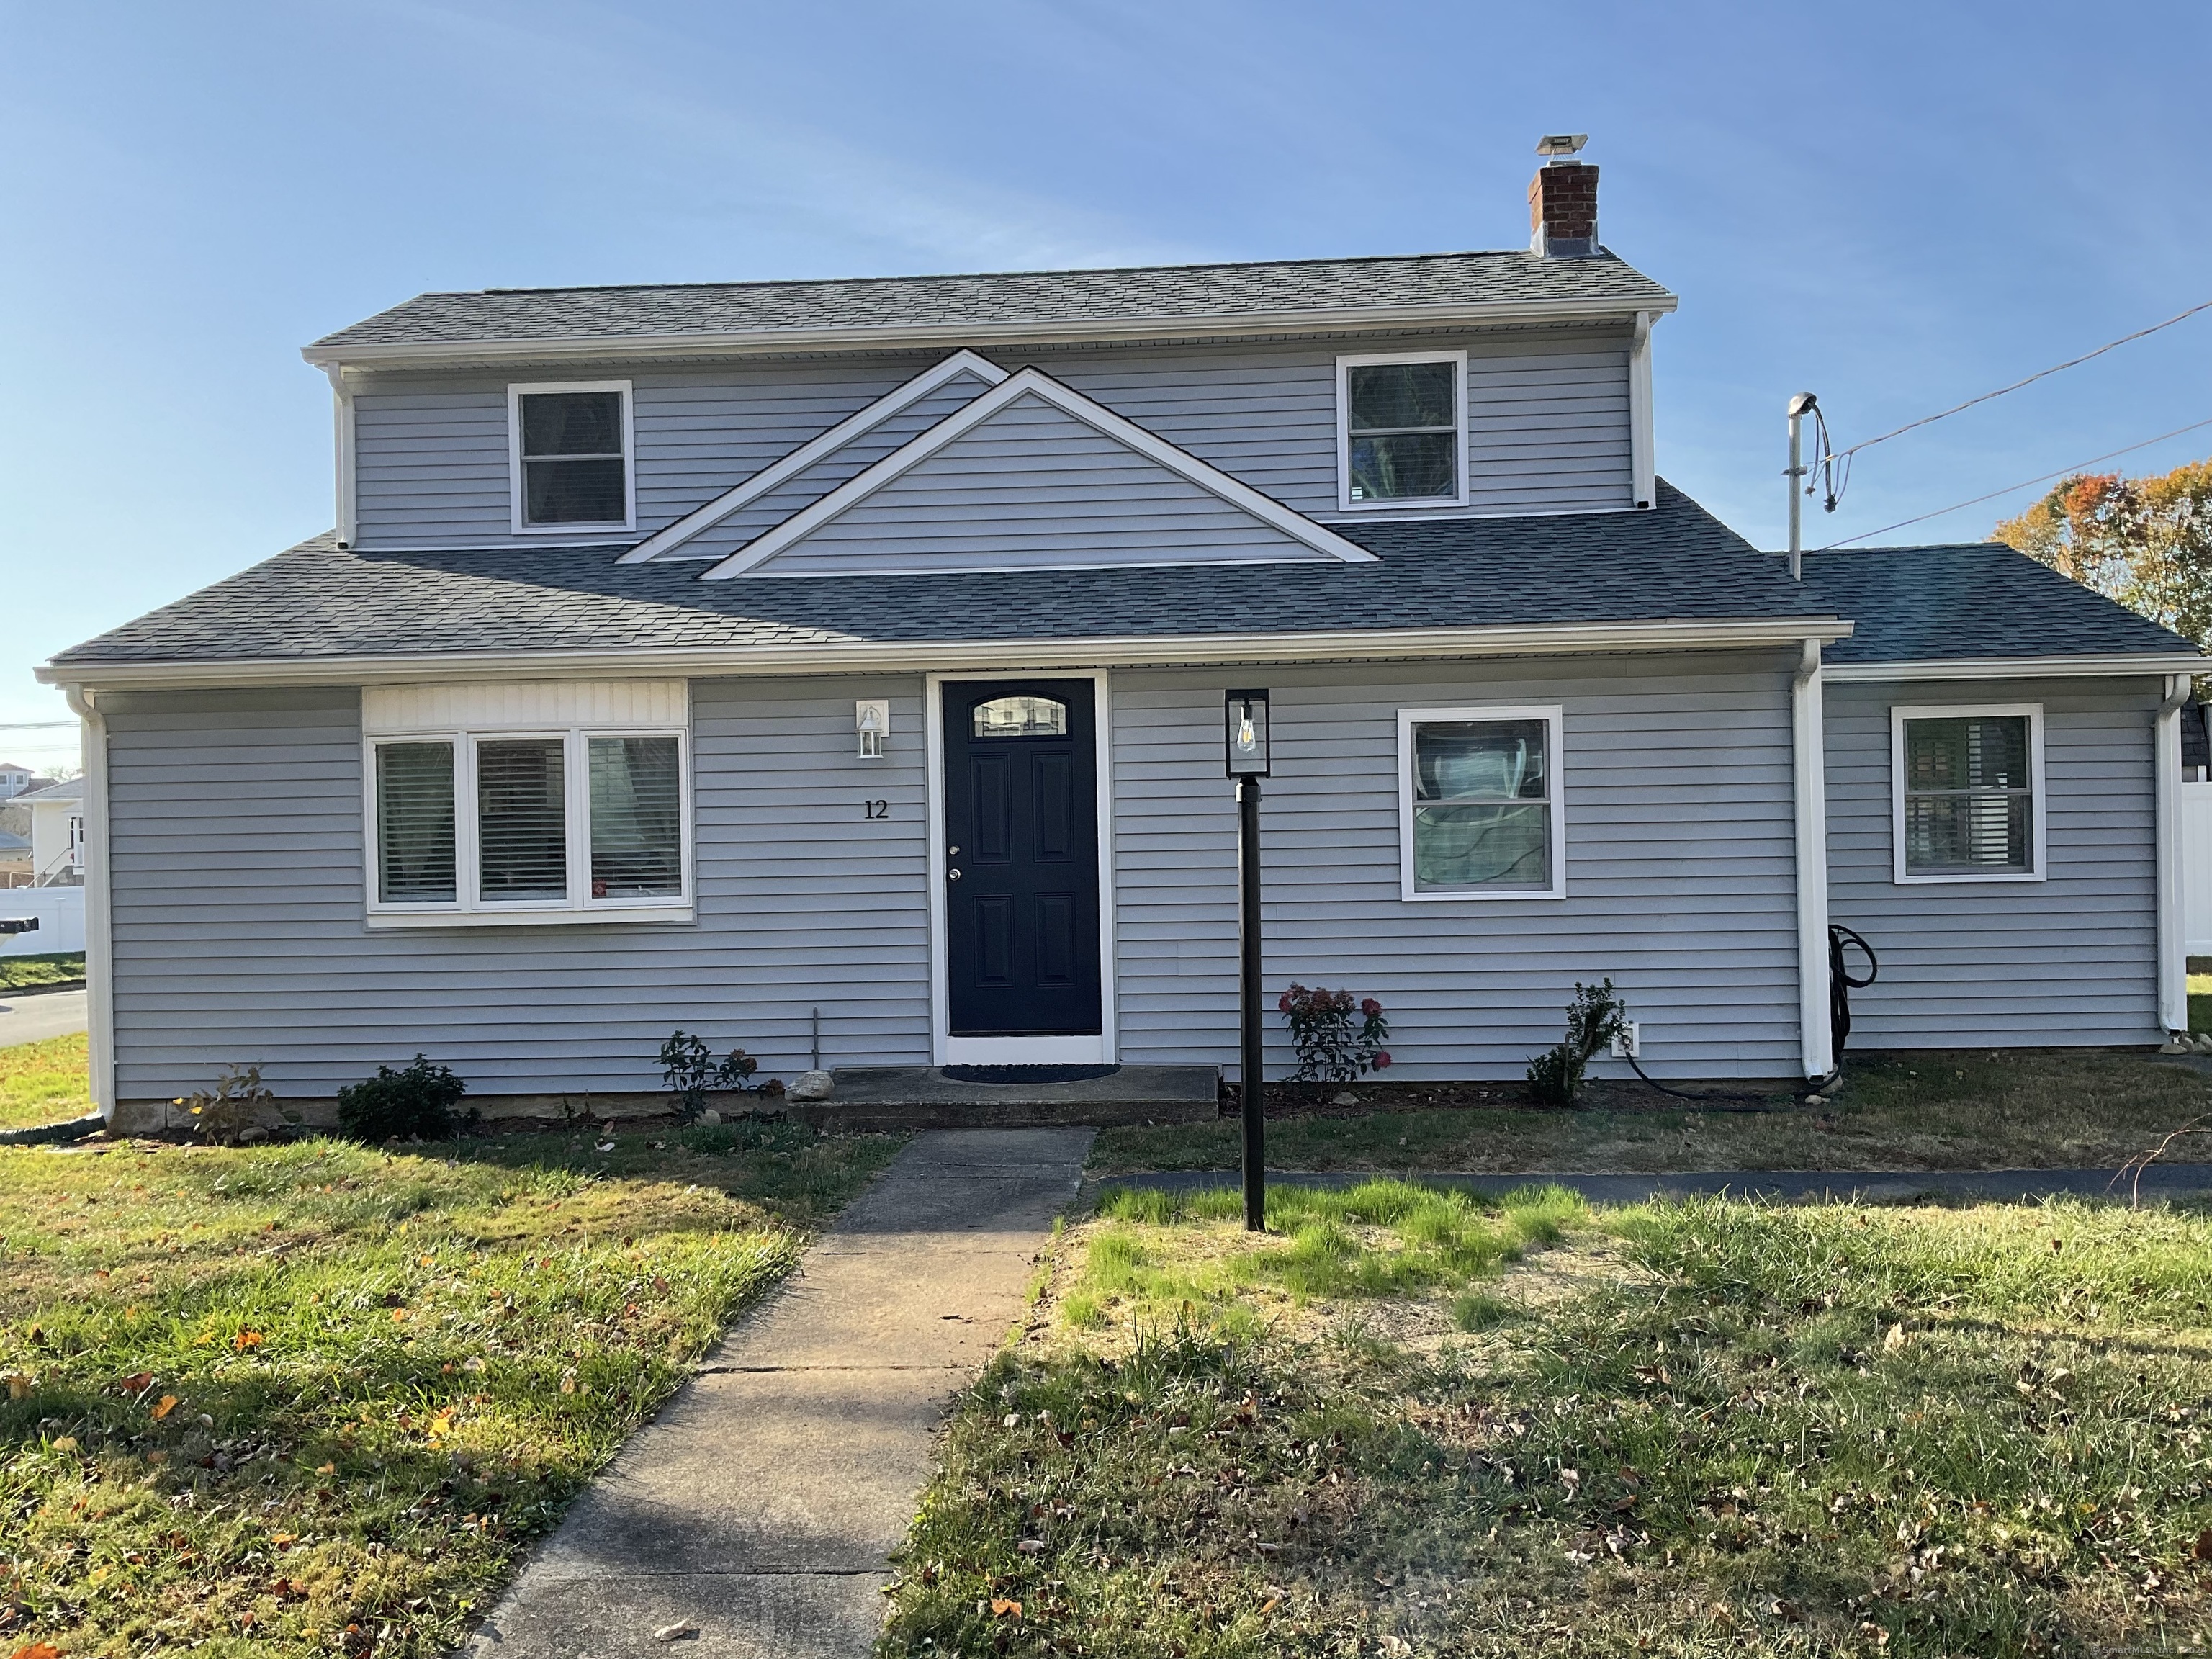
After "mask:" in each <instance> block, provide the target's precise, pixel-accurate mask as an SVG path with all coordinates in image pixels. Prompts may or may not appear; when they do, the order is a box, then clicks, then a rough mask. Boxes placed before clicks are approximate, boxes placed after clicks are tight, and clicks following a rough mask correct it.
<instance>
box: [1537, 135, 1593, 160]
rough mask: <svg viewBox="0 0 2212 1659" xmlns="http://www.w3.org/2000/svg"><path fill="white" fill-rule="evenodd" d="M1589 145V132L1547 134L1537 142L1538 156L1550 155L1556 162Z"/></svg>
mask: <svg viewBox="0 0 2212 1659" xmlns="http://www.w3.org/2000/svg"><path fill="white" fill-rule="evenodd" d="M1587 143H1589V134H1588V133H1587V132H1547V133H1546V134H1545V135H1544V136H1543V137H1541V138H1539V139H1538V140H1537V141H1536V154H1537V155H1548V156H1550V157H1552V158H1553V160H1554V161H1556V160H1558V159H1559V158H1560V157H1562V156H1566V155H1574V154H1575V153H1576V152H1577V150H1579V149H1582V147H1583V145H1584V144H1587Z"/></svg>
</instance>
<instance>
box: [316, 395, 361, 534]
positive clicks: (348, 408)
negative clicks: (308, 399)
mask: <svg viewBox="0 0 2212 1659" xmlns="http://www.w3.org/2000/svg"><path fill="white" fill-rule="evenodd" d="M323 373H324V374H327V375H329V376H330V377H331V404H332V415H333V417H334V418H333V420H332V422H331V425H332V428H333V432H334V441H335V443H336V445H337V456H336V461H337V465H336V467H335V469H334V477H335V480H336V484H337V532H338V545H339V546H340V547H341V548H348V547H351V546H352V545H353V544H354V543H355V542H356V541H357V540H359V539H360V535H359V531H360V525H359V524H358V522H357V520H358V518H359V514H358V513H356V510H355V507H354V496H355V489H354V421H353V388H352V387H351V386H348V385H347V384H346V381H345V370H343V368H339V367H338V366H337V364H336V363H328V364H325V366H324V368H323Z"/></svg>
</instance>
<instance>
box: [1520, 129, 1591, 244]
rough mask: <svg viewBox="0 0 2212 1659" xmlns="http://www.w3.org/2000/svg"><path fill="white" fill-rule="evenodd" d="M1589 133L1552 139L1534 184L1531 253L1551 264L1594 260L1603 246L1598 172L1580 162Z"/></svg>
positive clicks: (1541, 149) (1541, 150) (1545, 141)
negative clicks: (1599, 241) (1600, 244)
mask: <svg viewBox="0 0 2212 1659" xmlns="http://www.w3.org/2000/svg"><path fill="white" fill-rule="evenodd" d="M1586 143H1589V134H1588V133H1586V132H1555V133H1549V134H1547V135H1546V136H1545V137H1542V138H1541V139H1539V140H1538V141H1537V143H1536V154H1537V155H1541V156H1543V157H1544V158H1545V161H1544V165H1543V166H1541V167H1538V168H1537V169H1536V176H1535V177H1534V179H1530V180H1529V181H1528V251H1529V252H1531V253H1536V254H1541V255H1542V256H1543V257H1544V258H1547V259H1594V258H1596V257H1597V254H1598V245H1597V169H1596V168H1595V167H1592V166H1591V165H1590V164H1589V162H1587V161H1577V160H1575V155H1576V152H1577V151H1578V150H1580V149H1582V147H1583V145H1584V144H1586Z"/></svg>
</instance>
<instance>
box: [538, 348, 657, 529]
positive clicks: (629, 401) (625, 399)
mask: <svg viewBox="0 0 2212 1659" xmlns="http://www.w3.org/2000/svg"><path fill="white" fill-rule="evenodd" d="M540 392H620V393H622V441H623V521H622V522H621V523H620V524H526V523H525V522H524V521H523V506H524V502H523V495H522V400H523V398H526V397H535V396H537V395H538V393H540ZM636 406H637V398H636V397H635V394H634V392H633V389H632V387H631V385H630V382H629V381H628V380H519V381H514V382H512V383H510V384H509V385H508V386H507V513H508V517H509V520H510V521H511V523H512V525H513V532H514V533H515V534H516V535H518V536H566V537H568V538H571V539H572V540H573V539H574V538H576V537H579V536H629V535H635V534H636V533H637V435H636V422H635V418H634V414H633V411H634V410H635V408H636Z"/></svg>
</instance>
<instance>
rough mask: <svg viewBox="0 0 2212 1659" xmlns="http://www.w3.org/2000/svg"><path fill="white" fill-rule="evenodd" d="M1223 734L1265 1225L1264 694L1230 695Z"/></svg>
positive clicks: (1255, 1180) (1250, 1123)
mask: <svg viewBox="0 0 2212 1659" xmlns="http://www.w3.org/2000/svg"><path fill="white" fill-rule="evenodd" d="M1225 713H1226V715H1227V721H1226V726H1225V730H1224V732H1223V734H1222V735H1223V738H1224V741H1225V748H1224V750H1223V762H1224V764H1225V767H1226V769H1227V770H1228V773H1229V775H1230V776H1231V777H1232V778H1234V779H1236V780H1237V883H1238V887H1239V890H1240V893H1241V899H1242V902H1241V903H1240V904H1239V906H1238V909H1237V957H1238V964H1239V971H1238V975H1237V1007H1238V1031H1237V1036H1238V1038H1239V1044H1240V1048H1241V1050H1242V1054H1243V1060H1242V1068H1243V1073H1244V1086H1243V1102H1244V1225H1245V1226H1246V1227H1247V1228H1248V1229H1249V1230H1250V1231H1253V1232H1260V1231H1263V1230H1264V1229H1265V1228H1266V1226H1267V1111H1266V1105H1265V1103H1264V1101H1263V1100H1262V1099H1261V1082H1260V1073H1261V1058H1262V1048H1261V1044H1262V1042H1263V1040H1264V1035H1265V1034H1264V1033H1263V1032H1262V1031H1261V1026H1260V780H1261V779H1262V778H1264V777H1266V776H1267V693H1266V692H1265V691H1231V692H1230V693H1229V695H1228V698H1227V702H1226V709H1225Z"/></svg>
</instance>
